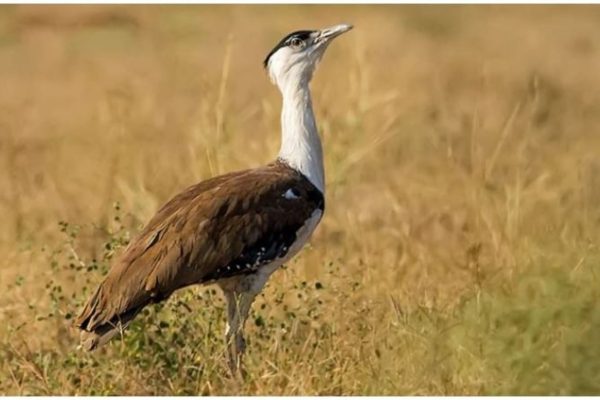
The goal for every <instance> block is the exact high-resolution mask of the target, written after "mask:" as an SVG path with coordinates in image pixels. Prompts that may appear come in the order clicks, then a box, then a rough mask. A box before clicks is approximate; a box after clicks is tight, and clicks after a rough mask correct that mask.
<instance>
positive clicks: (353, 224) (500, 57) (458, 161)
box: [0, 5, 600, 395]
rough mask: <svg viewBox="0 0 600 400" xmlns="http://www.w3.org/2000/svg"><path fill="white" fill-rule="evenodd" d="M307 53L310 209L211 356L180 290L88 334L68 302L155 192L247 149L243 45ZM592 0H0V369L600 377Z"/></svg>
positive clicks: (10, 390) (525, 381)
mask: <svg viewBox="0 0 600 400" xmlns="http://www.w3.org/2000/svg"><path fill="white" fill-rule="evenodd" d="M342 22H347V23H352V24H354V25H355V29H354V30H353V31H351V32H350V33H348V34H346V35H344V36H342V37H340V38H339V39H337V40H336V42H335V43H333V44H332V46H331V47H330V49H329V50H328V53H327V54H326V55H325V57H324V60H323V62H322V64H321V65H320V68H319V70H318V71H317V73H316V77H315V80H314V82H313V84H312V87H313V102H314V106H315V113H316V117H317V121H318V126H319V129H320V132H321V134H322V137H323V140H324V147H325V155H326V160H325V166H326V174H327V177H326V178H327V187H328V190H327V194H326V204H327V209H326V213H325V216H324V218H323V221H322V223H321V225H320V227H319V228H318V229H317V231H316V233H315V235H314V236H313V238H312V242H311V245H310V246H308V247H307V248H306V249H305V250H304V251H302V252H301V253H300V254H299V255H298V256H297V257H296V258H295V259H294V260H293V261H292V262H290V263H289V264H288V265H287V266H286V267H285V268H284V269H282V270H281V271H278V272H276V273H275V274H274V276H273V278H272V279H271V281H270V282H269V284H268V286H267V288H266V291H265V292H264V294H263V295H262V296H260V297H259V298H258V300H257V302H256V304H255V306H254V308H253V312H252V316H251V318H250V320H249V322H248V329H247V331H248V355H247V359H246V362H247V370H248V379H247V380H246V381H245V382H239V381H235V380H231V379H229V378H228V377H227V375H226V363H225V348H224V345H223V342H222V336H223V331H224V314H223V306H224V304H223V300H222V297H221V293H220V292H219V291H218V290H217V289H216V288H214V287H207V288H191V289H188V290H183V291H181V292H180V293H178V294H177V295H176V296H174V297H173V298H171V299H170V300H169V301H168V302H167V303H165V304H164V305H161V306H154V307H151V308H149V309H148V310H147V311H146V312H145V313H144V314H143V315H142V316H140V317H139V318H138V319H137V320H136V322H135V323H134V324H133V325H132V326H131V329H129V330H128V331H126V332H124V334H123V336H122V337H120V338H116V339H115V340H113V342H112V343H111V344H109V345H108V346H106V347H105V348H104V349H102V350H100V351H98V352H96V353H93V354H91V355H90V354H86V353H82V352H81V351H79V350H77V349H76V345H77V333H76V332H75V330H74V329H73V328H72V327H71V321H72V318H73V315H74V314H75V313H77V312H78V311H79V309H80V307H81V304H82V302H83V301H84V300H85V298H86V296H87V295H89V293H90V291H91V290H92V289H93V288H94V287H95V285H97V284H98V282H99V281H100V280H101V277H102V274H103V273H106V271H107V269H108V267H109V265H110V260H111V259H112V258H113V257H114V255H115V254H118V252H119V251H120V250H119V249H120V248H121V247H122V246H123V245H124V244H126V243H127V242H128V240H129V238H130V237H131V236H132V235H135V233H136V232H137V231H139V229H140V228H141V226H142V225H143V224H144V222H146V221H148V219H149V218H150V217H151V216H152V214H153V213H154V212H155V211H156V210H157V208H158V207H159V206H160V205H161V204H162V203H163V202H165V201H166V200H168V199H169V198H170V196H172V195H174V194H176V193H177V192H178V191H180V190H182V189H183V188H185V187H187V186H189V185H191V184H193V183H195V182H197V181H199V180H201V179H205V178H208V177H210V176H214V175H217V174H220V173H223V172H226V171H232V170H236V169H240V168H247V167H253V166H258V165H261V164H263V163H266V162H269V161H271V160H272V158H273V157H274V156H275V154H276V153H277V150H278V146H279V136H278V135H279V111H280V98H279V94H278V93H277V90H276V89H275V87H274V86H272V85H271V84H270V82H269V80H268V77H267V76H266V74H265V71H264V70H263V68H262V64H261V62H262V60H263V58H264V56H265V55H266V54H267V53H268V52H269V50H270V49H271V47H272V46H273V45H274V44H275V43H277V41H278V40H279V39H280V38H281V37H282V36H283V35H285V34H287V33H289V32H290V31H293V30H297V29H303V28H319V27H325V26H329V25H333V24H337V23H342ZM599 23H600V7H598V6H401V5H400V6H392V5H390V6H227V5H223V6H61V7H57V6H41V5H37V6H0V82H2V84H1V87H2V89H1V90H0V189H1V190H0V221H2V224H1V228H0V322H1V323H0V393H2V394H82V395H83V394H162V395H168V394H274V395H277V394H303V395H311V394H381V395H384V394H413V395H421V394H429V395H443V394H455V395H469V394H600V361H599V360H600V344H599V342H598V340H597V332H598V330H599V329H600V313H598V298H599V296H600V289H599V288H600V286H599V282H598V280H599V277H598V273H599V271H598V268H599V267H600V250H599V248H598V244H599V238H600V132H599V129H600V128H599V127H600V91H598V87H599V85H600V76H599V74H598V71H599V70H600V30H598V24H599Z"/></svg>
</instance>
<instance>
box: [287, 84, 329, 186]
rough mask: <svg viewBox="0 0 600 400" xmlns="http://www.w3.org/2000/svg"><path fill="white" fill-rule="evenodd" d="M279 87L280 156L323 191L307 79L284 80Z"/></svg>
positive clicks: (313, 116)
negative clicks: (280, 105) (280, 98)
mask: <svg viewBox="0 0 600 400" xmlns="http://www.w3.org/2000/svg"><path fill="white" fill-rule="evenodd" d="M280 90H281V94H282V95H283V108H282V110H281V149H280V150H279V158H280V159H281V160H283V161H284V162H286V163H287V164H288V165H289V166H290V167H292V168H294V169H295V170H297V171H299V172H301V173H302V174H303V175H304V176H305V177H306V178H308V180H309V181H310V182H311V183H312V184H313V185H315V186H316V187H317V189H319V190H320V191H321V193H323V194H325V176H324V169H323V148H322V147H321V139H320V138H319V133H318V132H317V124H316V122H315V115H314V113H313V110H312V101H311V98H310V90H309V88H308V79H299V80H298V81H297V82H286V83H285V84H283V85H281V86H280Z"/></svg>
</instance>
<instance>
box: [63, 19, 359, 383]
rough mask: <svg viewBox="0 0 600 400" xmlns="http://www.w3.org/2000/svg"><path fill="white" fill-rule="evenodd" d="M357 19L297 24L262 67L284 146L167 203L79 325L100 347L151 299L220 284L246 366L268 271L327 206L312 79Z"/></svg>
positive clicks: (119, 260) (84, 341) (233, 347)
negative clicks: (277, 104)
mask: <svg viewBox="0 0 600 400" xmlns="http://www.w3.org/2000/svg"><path fill="white" fill-rule="evenodd" d="M351 29H352V25H349V24H339V25H335V26H331V27H328V28H324V29H316V30H300V31H295V32H292V33H290V34H288V35H286V36H285V37H283V39H281V40H280V41H279V43H277V45H276V46H275V47H274V48H273V49H272V50H271V51H270V52H269V53H268V55H267V57H266V58H265V59H264V62H263V65H264V68H265V69H266V71H267V73H268V76H269V78H270V80H271V82H272V83H274V84H275V85H276V86H277V87H278V89H279V91H280V93H281V96H282V108H281V147H280V151H279V154H278V156H277V158H276V159H275V160H274V161H273V162H271V163H269V164H267V165H264V166H261V167H258V168H254V169H247V170H243V171H237V172H230V173H227V174H224V175H221V176H216V177H212V178H209V179H207V180H205V181H202V182H200V183H197V184H195V185H193V186H190V187H188V188H187V189H185V190H183V191H182V192H181V193H179V194H177V195H176V196H175V197H173V198H172V199H171V200H169V201H168V202H167V203H165V204H164V205H163V206H162V207H161V208H160V209H159V210H158V212H157V213H156V215H154V217H153V218H151V219H150V221H149V222H148V223H147V224H146V225H145V227H143V228H142V229H141V231H140V232H139V234H137V236H135V237H134V238H133V239H132V240H131V241H130V243H129V244H128V245H127V247H126V248H125V250H124V251H123V252H122V253H121V254H120V255H119V256H118V257H116V259H115V261H114V262H113V263H112V266H111V268H110V270H109V272H108V274H107V275H106V276H105V277H104V279H103V281H102V282H101V283H100V285H99V286H98V287H97V289H96V290H95V291H94V292H93V294H92V295H91V296H90V297H89V299H88V300H87V302H86V303H85V305H84V306H83V309H82V310H81V312H80V314H79V315H78V317H77V318H76V319H75V326H76V327H77V328H78V329H79V331H80V347H81V348H83V349H84V350H88V351H92V350H95V349H97V348H98V347H100V346H102V345H104V344H105V343H106V342H108V341H109V340H110V339H111V338H112V337H113V336H115V334H117V333H119V332H121V331H122V330H123V329H125V328H126V327H127V326H128V325H129V324H130V322H131V321H132V320H133V319H134V318H135V317H136V315H137V314H138V313H139V312H140V311H141V310H142V309H143V308H144V307H145V306H147V305H149V304H153V303H157V302H162V301H165V300H166V299H168V298H169V297H170V296H171V295H172V294H173V292H175V291H176V290H178V289H181V288H184V287H187V286H191V285H206V284H216V285H218V286H219V287H220V288H221V289H222V292H223V294H224V298H225V300H226V316H227V324H226V331H225V348H226V354H227V363H228V365H229V368H230V370H231V372H232V373H234V374H235V373H236V372H238V371H240V370H241V369H243V366H242V356H243V354H244V351H245V348H246V342H245V338H244V324H245V321H246V319H247V317H248V314H249V311H250V309H251V305H252V303H253V301H254V299H255V297H256V296H257V295H258V294H259V293H260V292H261V291H262V289H263V287H264V286H265V284H266V282H267V281H268V279H269V277H270V276H271V275H272V274H273V272H275V271H276V270H277V269H278V268H279V267H280V266H281V265H283V264H284V263H286V262H287V261H289V260H290V259H291V258H292V257H293V256H294V255H296V254H297V253H298V252H299V251H300V249H301V248H302V247H303V246H304V245H305V243H306V242H307V241H308V240H309V238H310V236H311V235H312V233H313V232H314V230H315V228H316V227H317V225H318V224H319V222H320V221H321V219H322V217H323V213H324V210H325V176H324V163H323V147H322V144H321V139H320V136H319V133H318V130H317V124H316V120H315V115H314V112H313V107H312V99H311V92H310V87H309V86H310V85H309V84H310V82H311V80H312V77H313V74H314V72H315V70H316V67H317V65H318V64H319V62H320V60H321V58H322V57H323V55H324V53H325V51H326V49H327V48H328V46H329V44H330V43H331V42H332V41H333V39H335V38H336V37H338V36H339V35H341V34H343V33H345V32H347V31H349V30H351Z"/></svg>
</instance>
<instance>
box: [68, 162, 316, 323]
mask: <svg viewBox="0 0 600 400" xmlns="http://www.w3.org/2000/svg"><path fill="white" fill-rule="evenodd" d="M290 188H292V189H293V190H294V192H295V193H298V194H299V199H294V200H290V199H288V198H286V197H285V196H284V193H285V192H286V191H287V190H288V189H290ZM319 207H320V208H322V207H323V197H322V195H321V193H320V192H319V191H318V190H317V189H316V188H315V187H314V186H313V185H312V184H311V183H310V182H309V181H308V180H307V179H306V178H305V177H303V176H302V175H301V174H299V173H298V172H296V171H294V170H292V169H290V168H289V167H287V166H285V165H282V164H281V163H275V164H271V165H269V166H266V167H263V168H259V169H254V170H247V171H241V172H236V173H232V174H227V175H223V176H220V177H217V178H213V179H209V180H207V181H204V182H201V183H199V184H197V185H195V186H192V187H190V188H188V189H186V190H185V191H183V192H182V193H180V194H179V195H177V196H175V197H174V198H173V199H172V200H170V201H169V202H168V203H166V204H165V205H164V206H163V207H162V208H161V209H160V210H159V211H158V213H157V214H156V216H155V217H154V218H152V220H151V221H150V222H149V223H148V225H147V226H146V227H145V228H144V229H143V230H142V231H141V232H140V234H139V235H138V236H137V237H136V238H135V239H134V240H133V241H132V242H131V243H130V245H129V246H128V247H127V248H126V250H125V251H124V252H123V254H122V255H121V256H120V257H119V258H118V260H117V261H116V263H115V264H114V265H113V267H112V269H111V270H110V272H109V273H108V275H107V276H106V278H105V280H104V281H103V283H102V284H101V285H100V287H99V288H98V290H97V291H96V293H95V294H94V296H92V298H90V300H89V301H88V303H87V304H86V306H85V307H84V310H83V311H82V313H81V314H80V316H79V317H78V318H77V320H76V324H77V325H78V326H79V327H80V328H81V329H83V330H84V331H88V332H94V331H99V332H100V331H102V332H104V331H105V330H106V329H107V328H106V326H107V325H111V326H112V325H115V324H116V323H117V322H119V321H121V319H122V318H123V316H127V317H128V320H129V319H131V318H133V317H134V316H135V314H136V313H137V312H138V311H139V310H141V308H143V307H144V306H145V305H146V304H148V303H150V302H156V301H160V300H163V299H165V298H168V297H169V296H170V295H171V294H172V293H173V292H174V291H175V290H177V289H179V288H181V287H184V286H188V285H191V284H195V283H202V282H206V281H209V280H214V279H219V278H223V277H228V276H233V275H235V274H238V273H240V274H241V273H248V272H251V271H250V270H249V269H247V268H237V269H236V267H235V266H236V265H243V266H246V265H255V264H257V265H258V264H260V263H261V262H264V261H265V260H266V259H267V258H269V257H274V256H276V255H277V254H280V253H281V251H282V249H283V248H289V246H290V243H289V242H290V240H291V239H293V238H292V236H293V235H295V232H296V231H298V229H299V228H301V227H302V225H303V224H304V223H305V221H306V220H307V219H308V218H309V217H310V215H311V214H312V212H313V211H314V210H315V209H317V208H319ZM278 246H279V247H278ZM228 266H229V267H230V268H229V270H227V267H228Z"/></svg>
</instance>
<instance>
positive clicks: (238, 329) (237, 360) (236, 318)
mask: <svg viewBox="0 0 600 400" xmlns="http://www.w3.org/2000/svg"><path fill="white" fill-rule="evenodd" d="M224 292H225V299H226V300H227V328H226V330H225V341H226V346H227V355H228V361H229V368H230V370H231V373H232V375H234V376H235V375H237V374H238V373H239V374H240V375H241V377H242V378H243V377H244V376H245V371H244V368H243V365H242V356H243V354H244V350H245V349H246V341H245V340H244V324H245V322H246V318H247V317H248V313H249V312H250V306H251V305H252V302H253V301H254V298H255V297H256V293H253V292H249V291H245V292H239V291H236V290H225V291H224Z"/></svg>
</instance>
